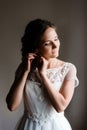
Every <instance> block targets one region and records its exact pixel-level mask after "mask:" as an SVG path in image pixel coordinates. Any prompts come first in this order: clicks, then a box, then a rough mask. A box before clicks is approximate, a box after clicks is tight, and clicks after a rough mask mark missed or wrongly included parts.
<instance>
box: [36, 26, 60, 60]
mask: <svg viewBox="0 0 87 130" xmlns="http://www.w3.org/2000/svg"><path fill="white" fill-rule="evenodd" d="M59 47H60V41H59V39H58V35H57V33H56V31H55V29H54V28H51V27H49V28H48V29H47V30H46V31H45V32H44V34H43V35H42V37H41V46H40V47H39V49H38V51H39V53H40V54H41V56H43V57H45V58H46V59H49V58H56V57H58V55H59Z"/></svg>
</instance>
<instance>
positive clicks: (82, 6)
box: [0, 0, 87, 130]
mask: <svg viewBox="0 0 87 130" xmlns="http://www.w3.org/2000/svg"><path fill="white" fill-rule="evenodd" d="M86 12H87V9H86V0H7V1H6V0H0V130H14V128H15V127H16V125H17V123H18V121H19V120H20V117H21V116H22V114H23V103H22V104H21V105H20V107H19V108H18V109H17V110H16V111H14V112H10V111H9V110H8V109H7V106H6V102H5V98H6V95H7V93H8V91H9V89H10V86H11V84H12V82H13V80H14V73H15V70H16V68H17V66H18V64H19V63H20V61H21V52H20V50H21V37H22V35H23V33H24V29H25V26H26V24H27V23H28V22H29V21H30V20H33V19H35V18H43V19H47V20H51V21H52V22H53V23H55V25H56V26H57V32H58V35H59V38H60V42H61V47H60V58H62V59H63V60H65V61H69V62H72V63H73V64H75V65H76V67H77V70H78V78H79V81H80V84H79V87H77V88H76V89H75V93H74V97H73V99H72V101H71V103H70V105H69V107H68V108H67V110H66V116H67V118H68V120H69V121H70V123H71V125H72V128H73V130H87V125H86V124H87V113H86V111H87V110H86V108H87V103H86V97H87V96H86V95H87V79H86V77H87V74H86V72H87V70H86V63H87V61H86V49H87V46H86V42H87V37H86V33H87V31H86V23H87V18H86V15H87V13H86Z"/></svg>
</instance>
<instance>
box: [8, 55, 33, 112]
mask: <svg viewBox="0 0 87 130" xmlns="http://www.w3.org/2000/svg"><path fill="white" fill-rule="evenodd" d="M33 59H34V54H29V56H28V59H26V62H25V61H23V62H22V63H21V64H20V66H19V67H18V69H17V72H16V76H15V80H14V82H13V84H12V86H11V89H10V91H9V93H8V95H7V97H6V103H7V106H8V109H9V110H10V111H13V110H15V109H17V107H18V106H19V105H20V103H21V101H22V97H23V91H24V87H25V83H26V80H27V76H28V74H29V72H30V69H31V63H32V60H33Z"/></svg>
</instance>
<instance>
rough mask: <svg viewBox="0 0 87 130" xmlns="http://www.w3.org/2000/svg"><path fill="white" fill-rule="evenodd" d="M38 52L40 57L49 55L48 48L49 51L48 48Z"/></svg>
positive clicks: (49, 50)
mask: <svg viewBox="0 0 87 130" xmlns="http://www.w3.org/2000/svg"><path fill="white" fill-rule="evenodd" d="M39 52H40V54H41V55H42V56H46V55H49V54H50V53H51V49H50V48H49V49H48V48H41V49H40V51H39Z"/></svg>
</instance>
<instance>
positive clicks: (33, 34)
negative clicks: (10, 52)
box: [21, 19, 55, 58]
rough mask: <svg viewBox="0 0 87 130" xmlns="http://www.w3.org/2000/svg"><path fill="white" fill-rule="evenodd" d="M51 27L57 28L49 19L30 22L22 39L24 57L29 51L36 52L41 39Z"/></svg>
mask: <svg viewBox="0 0 87 130" xmlns="http://www.w3.org/2000/svg"><path fill="white" fill-rule="evenodd" d="M49 27H52V28H55V26H54V24H53V23H51V22H50V21H47V20H42V19H35V20H33V21H31V22H29V23H28V25H27V26H26V28H25V32H24V35H23V37H22V38H21V41H22V49H21V52H22V58H23V57H24V56H26V55H27V54H28V53H29V52H30V53H32V52H34V51H35V50H36V49H37V48H38V47H39V45H40V39H41V36H42V34H43V33H44V32H45V30H46V29H47V28H49Z"/></svg>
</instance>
